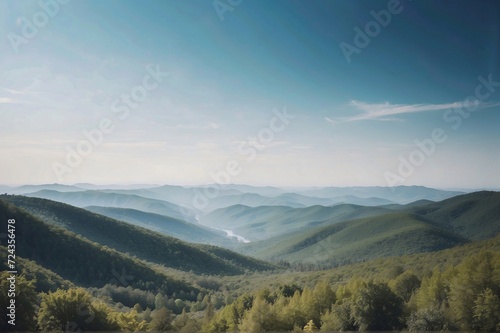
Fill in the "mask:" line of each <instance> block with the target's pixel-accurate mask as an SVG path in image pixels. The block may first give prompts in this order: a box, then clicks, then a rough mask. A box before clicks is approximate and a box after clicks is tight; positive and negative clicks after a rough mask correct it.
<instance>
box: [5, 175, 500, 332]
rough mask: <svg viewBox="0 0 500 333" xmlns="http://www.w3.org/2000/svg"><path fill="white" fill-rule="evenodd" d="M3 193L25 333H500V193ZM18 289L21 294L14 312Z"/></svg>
mask: <svg viewBox="0 0 500 333" xmlns="http://www.w3.org/2000/svg"><path fill="white" fill-rule="evenodd" d="M207 189H208V190H209V191H212V192H217V196H212V198H211V199H209V202H208V204H207V205H206V206H205V207H203V209H198V208H196V204H195V203H196V201H193V198H195V197H196V195H197V193H202V192H203V191H206V190H207ZM1 191H2V192H4V193H5V194H3V195H0V215H1V221H2V231H5V232H7V230H10V229H12V230H13V231H9V233H15V235H13V236H15V237H11V236H10V235H9V234H2V235H7V236H4V237H2V238H1V239H0V241H1V245H0V246H1V248H2V252H1V256H2V261H1V262H2V273H1V274H2V279H1V284H0V286H1V289H2V291H1V295H2V296H1V297H2V302H1V303H2V307H4V308H7V309H9V306H10V307H11V308H14V307H15V309H16V310H15V311H14V312H15V315H11V317H9V316H7V317H2V319H1V326H2V328H3V329H9V327H12V325H9V323H8V321H11V323H12V320H15V323H16V326H15V327H16V328H17V329H18V330H19V329H22V330H44V331H106V330H115V331H116V330H122V331H179V332H200V331H203V332H233V331H242V332H261V331H273V332H278V331H279V332H282V331H283V332H287V331H297V332H299V331H315V330H321V331H345V330H348V331H356V330H360V331H377V330H386V331H387V330H410V331H439V330H475V331H495V330H498V329H499V328H500V326H499V325H500V322H499V318H500V316H499V315H498V314H499V312H498V311H499V310H500V289H499V286H500V239H499V237H500V235H499V232H500V193H499V192H494V191H476V192H474V191H471V192H460V191H446V190H438V189H433V188H426V187H421V186H398V187H392V188H389V187H324V188H318V187H315V188H294V189H286V188H278V187H256V186H247V185H224V186H221V185H217V184H215V185H204V186H191V187H189V186H184V187H183V186H172V185H164V186H152V185H150V186H143V187H141V186H133V187H132V186H130V187H127V186H97V185H92V184H75V185H71V186H70V185H60V184H49V185H25V186H18V187H8V186H2V188H1ZM9 225H11V227H9ZM14 225H15V227H14ZM12 239H14V240H15V254H14V252H13V251H12V249H13V248H14V247H11V246H9V244H11V243H14V241H10V242H7V240H12ZM9 253H12V255H9ZM8 255H9V258H7V257H8ZM8 259H9V260H8ZM11 259H12V260H11ZM14 259H15V260H14ZM8 263H9V264H10V263H12V264H15V266H12V267H9V266H8V265H7V264H8ZM13 267H15V270H16V274H11V273H10V272H11V271H13V270H14V269H13ZM13 279H14V280H13ZM12 288H15V289H16V290H18V291H20V292H19V293H17V294H16V295H17V296H16V297H15V303H13V304H11V303H9V302H10V300H9V298H8V297H7V296H8V294H9V291H11V292H13V293H15V290H12Z"/></svg>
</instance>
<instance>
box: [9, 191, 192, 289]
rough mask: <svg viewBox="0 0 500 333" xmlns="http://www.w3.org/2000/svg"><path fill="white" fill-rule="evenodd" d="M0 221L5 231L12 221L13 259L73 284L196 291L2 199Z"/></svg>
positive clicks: (135, 260) (139, 262)
mask: <svg viewBox="0 0 500 333" xmlns="http://www.w3.org/2000/svg"><path fill="white" fill-rule="evenodd" d="M0 219H1V225H2V229H3V230H7V220H8V219H15V220H16V223H15V234H16V258H17V257H21V258H26V259H30V260H33V261H34V262H35V263H36V264H38V265H39V266H42V267H44V268H46V269H48V270H50V271H52V272H54V273H56V274H57V275H59V276H60V277H61V278H63V279H66V280H68V281H71V282H72V283H74V284H76V285H81V286H87V287H91V286H92V287H102V286H104V285H106V284H119V283H120V281H119V280H120V279H121V278H123V279H125V280H126V281H125V282H127V284H130V285H131V286H133V287H135V288H140V289H146V290H153V291H155V290H162V291H163V292H165V293H168V294H172V293H173V292H177V293H179V292H181V291H182V292H183V293H186V294H189V293H190V292H197V291H198V290H197V289H196V288H194V287H192V286H189V285H187V284H186V283H184V282H181V281H178V280H176V279H174V278H171V277H168V276H166V275H164V274H162V273H160V272H158V271H156V270H154V269H152V268H150V267H148V266H147V265H145V264H144V263H143V262H141V261H139V260H137V259H134V258H131V257H130V256H128V255H125V254H122V253H120V252H118V251H116V250H114V249H110V248H108V247H105V246H102V245H100V244H97V243H95V242H92V241H90V240H88V239H86V238H84V237H82V236H79V235H77V234H75V233H73V232H71V231H68V230H65V229H63V228H60V227H56V226H54V225H49V224H47V223H45V222H43V221H42V220H40V219H39V218H37V217H35V216H33V215H31V214H29V213H28V212H26V211H24V210H22V209H19V208H16V207H14V206H12V205H10V204H8V203H6V202H4V201H3V200H0ZM4 264H5V261H2V265H4ZM49 275H50V274H49ZM122 282H123V281H122Z"/></svg>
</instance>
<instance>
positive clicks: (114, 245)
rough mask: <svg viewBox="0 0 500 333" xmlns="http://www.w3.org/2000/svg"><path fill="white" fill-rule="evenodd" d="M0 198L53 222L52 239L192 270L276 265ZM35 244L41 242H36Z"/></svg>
mask: <svg viewBox="0 0 500 333" xmlns="http://www.w3.org/2000/svg"><path fill="white" fill-rule="evenodd" d="M0 200H5V201H8V202H10V203H12V204H14V205H19V206H20V207H23V209H26V210H27V211H29V213H27V212H23V211H22V209H18V211H20V212H23V214H24V216H26V218H30V221H33V223H35V224H36V223H38V224H40V223H43V225H44V226H47V227H48V225H47V223H50V224H51V226H50V230H58V231H59V232H58V233H57V234H52V236H51V240H53V241H56V240H57V239H56V238H57V237H58V236H59V235H61V234H65V235H68V234H70V235H72V236H71V237H74V238H79V239H82V240H85V241H89V242H92V244H93V245H94V246H95V247H97V248H98V249H102V248H103V247H107V248H110V249H113V250H115V251H118V252H120V253H122V254H124V253H125V254H127V255H128V256H135V257H136V258H138V259H141V260H146V261H150V262H154V263H157V264H160V265H163V266H166V267H170V268H175V269H178V270H184V271H193V272H195V273H198V274H217V275H234V274H242V273H244V272H245V271H247V270H250V271H254V270H269V269H274V268H275V266H273V265H271V264H268V263H266V262H264V261H260V260H256V259H253V258H248V257H245V256H242V255H241V254H237V253H234V252H231V251H225V250H224V251H223V250H222V249H221V250H220V251H219V252H221V253H224V255H222V256H218V255H217V254H216V253H217V251H213V250H210V251H209V250H207V247H205V246H202V245H196V244H189V243H186V242H183V241H181V240H179V239H176V238H173V237H169V236H165V235H162V234H159V233H157V232H153V231H150V230H147V229H144V228H141V227H137V226H133V225H131V224H128V223H126V222H122V221H118V220H114V219H111V218H108V217H105V216H102V215H98V214H95V213H91V212H89V211H87V210H85V209H81V208H77V207H73V206H70V205H66V204H63V203H59V202H54V201H50V200H46V199H39V198H28V197H22V196H0ZM4 206H5V204H4ZM33 215H34V216H36V218H35V217H34V216H33ZM20 223H23V221H21V222H20ZM25 230H26V229H25ZM25 232H27V233H28V236H30V237H34V235H32V233H33V231H32V230H31V229H28V230H26V231H25ZM36 244H38V243H35V244H34V245H36ZM25 246H26V247H27V248H28V249H29V248H30V243H29V242H27V243H26V244H25ZM35 253H36V251H34V252H33V255H35ZM44 253H45V252H44ZM77 253H78V250H77ZM62 254H63V253H61V255H62ZM32 257H33V256H28V257H27V258H29V259H31V258H32ZM65 258H66V259H65V260H73V261H77V260H76V258H78V256H76V258H75V257H71V256H65ZM76 264H78V262H76ZM81 267H86V266H85V265H83V266H81Z"/></svg>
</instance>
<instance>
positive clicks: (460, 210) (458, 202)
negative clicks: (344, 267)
mask: <svg viewBox="0 0 500 333" xmlns="http://www.w3.org/2000/svg"><path fill="white" fill-rule="evenodd" d="M499 233H500V193H498V192H486V191H483V192H476V193H471V194H465V195H460V196H457V197H454V198H451V199H447V200H444V201H441V202H437V203H429V202H427V201H422V202H420V203H418V204H410V205H408V206H407V207H406V208H401V207H400V208H399V209H397V210H395V211H393V212H389V213H387V212H386V213H383V214H381V215H376V216H373V217H367V218H362V219H354V220H349V221H343V222H339V221H338V220H336V219H331V220H329V221H326V222H324V223H323V226H320V227H317V228H313V229H309V230H299V231H296V232H292V233H288V234H285V235H282V236H277V237H273V238H270V239H266V240H264V241H261V242H254V243H252V244H248V245H244V246H242V247H241V251H242V252H243V253H246V254H251V255H254V256H256V257H259V258H265V259H274V260H277V259H283V260H288V261H290V262H294V263H299V262H302V263H303V262H309V263H318V264H320V265H323V266H329V267H331V266H337V265H341V264H345V263H349V262H357V261H363V260H367V259H372V258H377V257H387V256H398V255H403V254H411V253H420V252H430V251H437V250H442V249H446V248H451V247H454V246H457V245H461V244H465V243H468V242H471V241H475V240H480V239H487V238H491V237H495V236H496V235H498V234H499Z"/></svg>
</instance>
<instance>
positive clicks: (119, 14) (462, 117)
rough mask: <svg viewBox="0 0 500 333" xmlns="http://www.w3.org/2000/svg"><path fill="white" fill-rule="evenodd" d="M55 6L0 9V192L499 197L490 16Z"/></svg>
mask: <svg viewBox="0 0 500 333" xmlns="http://www.w3.org/2000/svg"><path fill="white" fill-rule="evenodd" d="M54 1H55V0H54ZM54 1H52V2H50V1H45V2H44V1H42V2H39V1H22V2H19V1H13V0H7V1H2V2H0V13H2V14H0V31H1V32H2V33H1V34H2V36H3V38H2V39H1V41H0V47H1V48H2V50H3V51H4V52H2V53H1V55H0V63H1V64H2V70H1V71H2V75H0V120H1V121H0V144H1V146H0V147H1V148H0V184H46V183H64V184H75V183H87V182H88V183H97V184H123V183H136V184H137V183H139V184H148V183H158V184H175V185H181V184H184V185H189V186H191V185H195V184H208V183H225V182H230V183H238V184H251V185H255V186H265V185H271V186H277V187H286V186H288V187H328V186H339V187H348V186H397V185H405V186H412V185H421V186H426V187H432V188H443V189H446V188H454V189H459V188H463V189H480V188H497V189H498V188H500V177H499V176H498V170H500V155H499V154H498V147H499V144H500V132H499V131H498V124H500V112H499V111H500V94H499V92H498V90H499V87H500V67H499V50H500V48H499V45H498V43H499V42H498V34H499V33H500V27H499V24H498V17H499V15H500V7H499V6H497V3H496V2H494V1H484V2H482V3H481V6H478V5H477V4H476V3H474V2H472V1H471V2H461V3H460V6H454V7H453V8H450V6H448V5H446V4H443V3H439V2H435V1H419V2H410V1H393V0H390V1H370V2H361V1H355V2H354V1H335V2H332V1H316V2H312V3H311V2H305V1H298V2H291V1H281V0H277V1H273V2H264V1H242V2H240V3H239V4H238V5H234V4H235V3H236V2H234V3H233V6H230V9H227V8H226V9H227V10H226V11H221V9H220V8H216V7H214V2H212V1H207V2H196V1H168V2H161V1H153V0H149V1H141V2H138V1H106V2H97V1H76V0H74V1H71V2H66V1H60V2H54ZM47 3H51V5H50V6H49V5H47Z"/></svg>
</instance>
